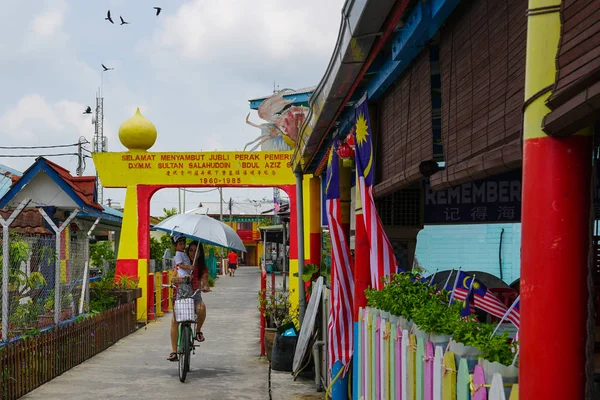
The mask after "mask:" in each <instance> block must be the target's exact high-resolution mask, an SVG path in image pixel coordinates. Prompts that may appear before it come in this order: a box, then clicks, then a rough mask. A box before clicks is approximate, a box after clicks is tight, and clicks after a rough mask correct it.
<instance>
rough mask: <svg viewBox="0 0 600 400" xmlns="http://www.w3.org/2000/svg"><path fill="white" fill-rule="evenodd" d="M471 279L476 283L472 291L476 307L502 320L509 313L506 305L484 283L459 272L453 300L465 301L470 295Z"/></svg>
mask: <svg viewBox="0 0 600 400" xmlns="http://www.w3.org/2000/svg"><path fill="white" fill-rule="evenodd" d="M469 279H471V280H473V281H474V282H473V283H472V284H473V287H472V291H473V298H474V301H475V307H477V308H479V309H481V310H483V311H485V312H487V313H489V314H492V315H493V316H495V317H498V318H502V317H503V316H504V314H505V313H506V311H507V308H506V306H505V305H504V303H502V302H501V301H500V299H498V298H497V297H496V296H494V294H493V293H492V292H491V291H490V290H489V289H488V288H487V286H485V285H484V284H483V283H481V282H480V281H478V280H477V279H475V278H474V277H472V276H469V275H467V274H466V273H464V272H462V271H459V272H458V276H457V277H456V279H455V288H453V292H452V298H454V299H456V300H465V299H466V297H467V294H468V293H469V286H470V283H469Z"/></svg>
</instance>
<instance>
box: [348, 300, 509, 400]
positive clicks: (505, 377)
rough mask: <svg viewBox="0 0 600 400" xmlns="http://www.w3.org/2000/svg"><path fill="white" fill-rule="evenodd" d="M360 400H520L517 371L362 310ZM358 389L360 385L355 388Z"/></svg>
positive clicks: (387, 316)
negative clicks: (478, 357)
mask: <svg viewBox="0 0 600 400" xmlns="http://www.w3.org/2000/svg"><path fill="white" fill-rule="evenodd" d="M357 342H358V348H357V349H355V350H356V351H355V353H354V357H358V367H359V368H358V369H359V370H358V371H355V373H356V374H357V375H356V379H358V382H357V383H358V385H357V386H358V387H357V389H358V390H357V392H358V393H357V395H355V396H354V398H358V399H365V400H366V399H378V400H421V399H423V400H468V399H473V400H486V399H489V400H506V399H508V400H517V399H518V398H519V395H518V384H517V379H518V369H517V368H515V367H512V366H511V367H505V366H503V365H501V364H498V363H490V362H488V361H487V360H483V359H477V355H476V353H474V352H473V349H472V348H468V347H465V346H462V345H461V344H460V343H458V344H457V343H455V342H451V341H450V337H448V336H440V335H431V334H428V333H425V332H422V331H419V329H418V328H417V327H416V326H412V324H411V323H409V322H408V321H406V320H405V319H403V318H398V317H396V316H392V315H390V314H389V313H387V312H385V311H380V310H376V309H371V308H368V307H367V308H366V309H362V308H361V310H360V317H359V325H358V337H357ZM355 388H356V386H355Z"/></svg>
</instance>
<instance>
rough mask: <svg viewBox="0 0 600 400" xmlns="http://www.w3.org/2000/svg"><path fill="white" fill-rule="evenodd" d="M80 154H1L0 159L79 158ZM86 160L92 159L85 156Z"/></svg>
mask: <svg viewBox="0 0 600 400" xmlns="http://www.w3.org/2000/svg"><path fill="white" fill-rule="evenodd" d="M78 155H79V154H78V153H56V154H0V157H14V158H19V157H58V156H78ZM84 157H85V158H92V157H90V156H84Z"/></svg>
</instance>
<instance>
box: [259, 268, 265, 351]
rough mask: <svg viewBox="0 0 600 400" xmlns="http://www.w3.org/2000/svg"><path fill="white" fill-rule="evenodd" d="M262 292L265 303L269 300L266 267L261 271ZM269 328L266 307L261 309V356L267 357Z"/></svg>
mask: <svg viewBox="0 0 600 400" xmlns="http://www.w3.org/2000/svg"><path fill="white" fill-rule="evenodd" d="M260 290H261V293H262V294H261V298H262V301H263V304H264V302H265V301H266V299H267V270H266V269H265V267H264V265H263V266H262V269H261V271H260ZM266 327H267V321H266V319H265V307H264V305H263V306H262V307H261V309H260V355H261V356H266V355H267V352H266V350H265V329H266Z"/></svg>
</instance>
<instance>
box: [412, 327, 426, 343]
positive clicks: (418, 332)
mask: <svg viewBox="0 0 600 400" xmlns="http://www.w3.org/2000/svg"><path fill="white" fill-rule="evenodd" d="M412 333H413V334H414V335H415V336H416V337H417V339H422V340H427V338H428V336H429V335H428V334H427V332H425V331H423V330H421V329H419V327H418V326H417V325H413V331H412Z"/></svg>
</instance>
